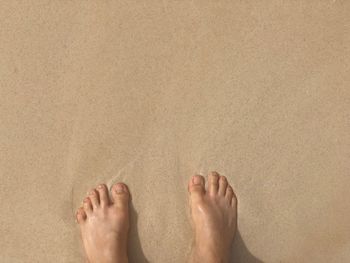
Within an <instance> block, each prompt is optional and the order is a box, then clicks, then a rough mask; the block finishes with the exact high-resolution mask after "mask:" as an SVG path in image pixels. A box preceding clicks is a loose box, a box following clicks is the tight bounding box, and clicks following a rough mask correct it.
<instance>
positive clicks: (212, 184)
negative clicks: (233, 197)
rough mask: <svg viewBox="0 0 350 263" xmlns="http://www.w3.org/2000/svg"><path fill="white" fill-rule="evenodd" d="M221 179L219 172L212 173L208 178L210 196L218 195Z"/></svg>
mask: <svg viewBox="0 0 350 263" xmlns="http://www.w3.org/2000/svg"><path fill="white" fill-rule="evenodd" d="M219 177H220V175H219V174H218V173H217V172H211V173H210V174H209V176H208V191H209V194H211V195H215V194H217V193H218V189H219Z"/></svg>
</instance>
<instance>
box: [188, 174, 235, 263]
mask: <svg viewBox="0 0 350 263" xmlns="http://www.w3.org/2000/svg"><path fill="white" fill-rule="evenodd" d="M188 190H189V193H190V198H189V199H190V200H189V201H190V207H191V216H192V225H193V230H194V243H193V247H192V251H191V254H190V259H189V262H190V263H221V262H223V263H227V262H229V260H230V258H229V257H230V249H231V245H232V242H233V239H234V236H235V233H236V228H237V198H236V196H235V194H234V192H233V189H232V187H231V186H230V185H229V184H228V182H227V179H226V178H225V177H224V176H220V175H219V174H218V173H216V172H212V173H211V174H210V175H209V176H208V184H207V189H205V180H204V178H203V176H201V175H195V176H193V177H192V179H191V180H190V182H189V185H188Z"/></svg>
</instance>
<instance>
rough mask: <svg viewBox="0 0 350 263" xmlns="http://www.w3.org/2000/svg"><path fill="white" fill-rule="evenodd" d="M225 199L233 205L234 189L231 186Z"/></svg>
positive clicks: (227, 189)
mask: <svg viewBox="0 0 350 263" xmlns="http://www.w3.org/2000/svg"><path fill="white" fill-rule="evenodd" d="M225 198H226V199H227V201H228V202H229V203H230V204H231V201H232V198H233V189H232V187H231V186H230V185H229V186H228V187H227V188H226V194H225Z"/></svg>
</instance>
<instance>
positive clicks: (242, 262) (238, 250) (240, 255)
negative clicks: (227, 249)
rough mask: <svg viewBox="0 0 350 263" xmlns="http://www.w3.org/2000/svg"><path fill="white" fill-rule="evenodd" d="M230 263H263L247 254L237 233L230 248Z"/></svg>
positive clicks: (247, 251) (246, 249)
mask: <svg viewBox="0 0 350 263" xmlns="http://www.w3.org/2000/svg"><path fill="white" fill-rule="evenodd" d="M230 262H231V263H264V262H263V261H262V260H260V259H258V258H256V257H255V256H254V255H253V254H252V253H250V252H249V250H248V248H247V247H246V245H245V244H244V241H243V239H242V236H241V233H240V232H239V230H238V231H237V234H236V237H235V241H234V243H233V247H232V253H231V261H230Z"/></svg>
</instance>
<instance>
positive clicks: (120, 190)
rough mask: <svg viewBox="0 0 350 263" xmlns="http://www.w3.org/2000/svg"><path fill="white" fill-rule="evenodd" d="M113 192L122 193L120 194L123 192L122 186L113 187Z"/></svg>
mask: <svg viewBox="0 0 350 263" xmlns="http://www.w3.org/2000/svg"><path fill="white" fill-rule="evenodd" d="M115 191H116V192H117V193H122V192H123V191H124V187H123V185H121V184H117V185H116V186H115Z"/></svg>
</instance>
